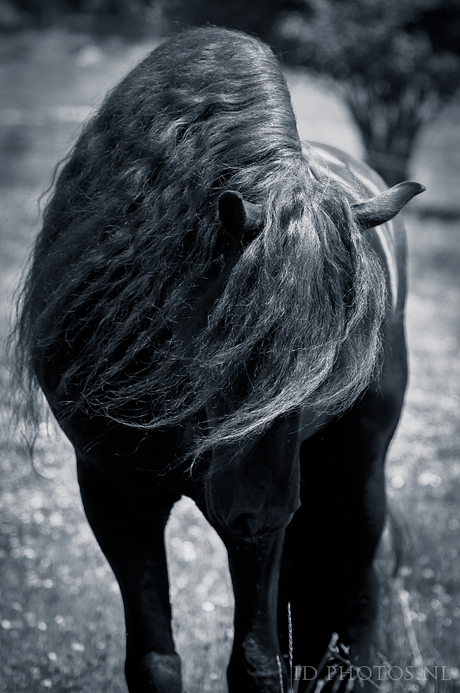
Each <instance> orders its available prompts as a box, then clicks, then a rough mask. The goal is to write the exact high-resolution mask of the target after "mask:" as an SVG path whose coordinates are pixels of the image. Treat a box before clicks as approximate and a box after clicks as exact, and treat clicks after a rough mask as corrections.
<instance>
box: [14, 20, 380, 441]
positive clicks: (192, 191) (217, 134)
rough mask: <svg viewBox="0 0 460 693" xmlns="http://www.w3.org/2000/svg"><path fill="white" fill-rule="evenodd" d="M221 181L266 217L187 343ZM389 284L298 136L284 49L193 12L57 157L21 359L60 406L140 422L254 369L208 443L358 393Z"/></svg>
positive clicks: (32, 381)
mask: <svg viewBox="0 0 460 693" xmlns="http://www.w3.org/2000/svg"><path fill="white" fill-rule="evenodd" d="M228 189H231V190H236V191H239V192H240V193H241V194H242V196H243V197H244V198H245V199H246V200H248V201H249V202H253V203H256V204H259V205H260V206H261V208H262V209H263V223H262V228H261V230H260V233H259V234H258V236H257V237H256V238H255V240H254V241H253V242H252V243H250V244H249V245H248V246H247V247H246V248H245V250H244V252H243V253H242V255H241V257H240V259H239V261H238V262H237V263H236V265H235V266H234V268H233V269H232V271H231V274H230V276H229V279H228V281H227V283H226V285H225V288H224V289H223V291H222V292H221V294H220V295H219V296H218V297H217V299H216V301H215V302H214V304H213V305H212V306H211V308H210V311H209V314H208V316H207V319H205V320H204V321H203V323H202V324H201V326H200V329H198V330H197V331H196V332H195V333H193V331H192V332H191V336H190V343H189V344H185V343H184V340H180V339H178V337H177V334H178V326H182V327H181V329H183V327H184V325H185V326H186V325H187V320H188V319H189V317H190V315H191V314H193V313H194V312H199V310H200V308H199V301H198V299H197V297H199V295H200V287H202V286H203V281H204V278H206V277H209V276H212V277H215V276H217V275H218V273H219V271H220V268H221V266H222V264H223V261H222V253H221V250H219V241H218V238H219V233H220V230H221V226H220V222H219V218H218V214H217V201H218V198H219V195H220V194H221V193H222V192H223V191H224V190H228ZM385 300H386V299H385V281H384V276H383V270H382V268H381V266H380V264H379V261H378V259H377V258H376V256H375V254H374V252H373V251H372V249H371V248H370V245H369V244H368V242H367V241H366V239H365V238H364V236H363V234H362V233H361V232H360V230H359V228H358V227H357V225H356V224H355V223H354V221H353V216H352V213H351V209H350V205H349V203H348V201H347V199H346V195H345V192H344V190H343V189H341V188H340V186H339V184H337V183H334V182H333V181H331V180H330V179H328V178H325V177H324V176H323V175H322V174H321V173H320V172H319V170H318V168H317V166H316V164H315V160H314V156H313V154H311V155H308V154H306V153H305V151H303V150H302V145H301V142H300V139H299V135H298V132H297V128H296V122H295V117H294V113H293V110H292V106H291V101H290V96H289V92H288V89H287V85H286V82H285V78H284V76H283V74H282V71H281V68H280V66H279V64H278V61H277V60H276V58H275V56H274V55H273V53H272V51H271V50H270V49H269V48H268V47H267V46H265V45H264V44H262V43H261V42H260V41H258V40H256V39H254V38H251V37H249V36H247V35H244V34H242V33H239V32H235V31H228V30H224V29H216V28H202V29H191V30H188V31H186V32H184V33H182V34H179V35H178V36H176V37H173V38H172V39H170V40H169V41H167V42H165V43H164V44H162V45H161V46H160V47H159V48H157V49H156V50H155V51H153V52H152V53H151V54H150V55H149V56H148V57H147V58H146V59H145V60H144V61H143V62H142V63H140V65H138V66H137V67H136V68H135V69H134V70H133V71H132V72H131V73H130V74H129V75H128V76H127V77H126V78H125V79H124V80H123V81H122V82H121V83H120V84H119V85H118V86H117V87H116V88H115V89H114V90H113V91H112V92H111V93H110V94H109V95H108V97H107V98H106V100H105V102H104V103H103V105H102V107H101V108H100V110H99V112H98V113H97V114H96V116H95V117H94V118H93V119H92V120H91V121H90V122H89V123H88V124H87V126H86V127H85V129H84V130H83V132H82V134H81V136H80V138H79V140H78V142H77V144H76V145H75V147H74V149H73V151H72V152H71V154H70V156H69V158H68V159H67V160H66V162H65V164H64V165H63V168H62V170H61V172H60V175H59V177H58V179H57V182H56V184H55V189H54V194H53V196H52V198H51V200H50V202H49V203H48V206H47V208H46V210H45V214H44V222H43V228H42V230H41V233H40V235H39V237H38V239H37V243H36V247H35V250H34V254H33V258H32V262H31V266H30V271H29V274H28V276H27V279H26V281H25V283H24V287H23V292H22V299H21V305H20V315H19V319H18V323H17V328H16V343H17V371H18V373H19V375H20V377H22V378H23V380H24V381H25V382H27V383H28V387H29V389H30V391H31V392H32V393H33V392H35V391H38V387H39V385H40V386H41V387H43V388H44V389H45V391H46V393H47V396H48V398H49V400H50V402H51V405H52V407H53V408H54V410H55V411H57V412H59V415H60V417H61V419H62V417H64V416H67V417H71V416H72V415H74V414H75V412H77V411H86V412H88V414H89V415H94V414H102V415H105V416H108V417H110V418H111V419H114V420H117V421H119V422H122V423H124V424H126V425H129V426H136V427H142V428H145V429H153V428H158V427H160V428H161V427H166V426H172V425H176V424H180V423H182V422H184V421H186V420H187V418H188V417H192V416H196V415H198V413H199V412H200V410H201V409H202V407H203V406H204V405H205V404H206V402H208V401H209V400H210V398H213V397H216V396H225V394H226V393H230V391H231V387H232V383H233V382H234V381H235V378H236V377H237V375H238V374H240V373H243V372H244V373H247V374H248V378H249V379H250V387H248V388H247V392H246V394H245V396H244V398H243V399H242V401H241V402H239V403H238V407H236V409H235V413H234V415H232V416H230V417H228V418H227V419H226V420H225V421H222V422H220V424H219V425H218V426H216V427H215V428H214V430H213V431H211V433H210V434H209V435H208V436H207V437H206V438H204V439H203V440H201V441H198V443H197V450H198V451H202V450H203V449H205V448H209V447H211V446H214V445H217V444H220V443H222V442H225V441H235V440H242V439H243V438H245V437H247V436H249V435H252V434H257V433H260V432H261V431H262V430H264V428H265V427H266V426H268V425H269V424H270V423H271V422H272V421H273V420H274V419H275V418H276V417H278V416H281V415H284V414H286V413H288V412H289V411H291V410H293V409H295V408H298V407H300V406H304V407H305V406H307V407H310V408H311V409H312V410H314V411H316V412H339V411H341V410H344V409H345V408H347V407H349V406H350V404H351V403H352V402H353V401H354V400H355V399H356V398H357V397H358V396H359V394H360V393H361V392H362V391H363V390H364V389H365V387H366V386H367V385H368V383H369V380H370V378H371V377H372V375H373V373H374V370H375V366H376V361H377V360H378V355H379V353H380V348H381V326H382V321H383V319H384V315H385V305H386V303H385ZM179 331H180V330H179Z"/></svg>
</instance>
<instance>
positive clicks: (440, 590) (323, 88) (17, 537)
mask: <svg viewBox="0 0 460 693" xmlns="http://www.w3.org/2000/svg"><path fill="white" fill-rule="evenodd" d="M153 43H154V42H151V43H150V44H147V43H145V42H144V43H143V44H136V45H128V44H126V43H124V42H123V41H121V40H120V39H106V40H105V41H104V42H99V43H97V42H95V41H94V40H92V39H90V38H89V37H87V36H84V35H75V34H72V35H70V34H66V33H64V32H59V31H48V32H46V33H42V34H37V33H33V32H29V33H25V34H19V35H10V36H5V37H2V43H1V48H0V88H1V90H2V93H3V94H4V98H3V106H2V108H1V109H0V150H1V161H2V163H1V168H0V209H1V217H0V244H1V246H0V247H1V256H0V263H1V264H0V290H1V304H0V330H1V332H2V335H6V333H7V331H8V315H9V313H10V309H11V304H12V292H13V288H14V286H15V285H16V284H17V281H18V279H19V274H20V270H21V267H22V266H23V264H24V261H25V258H26V255H27V251H28V249H29V247H30V244H31V242H32V240H33V237H34V234H35V233H36V231H37V229H38V227H39V198H40V195H41V193H42V192H43V191H44V190H45V189H46V188H47V186H48V184H49V181H50V176H51V172H52V169H53V167H54V165H55V163H56V162H57V161H58V160H59V159H61V158H62V157H63V156H64V155H65V154H66V152H67V151H68V148H69V146H70V144H71V142H72V140H73V138H74V136H75V132H76V131H77V130H78V127H79V125H80V123H81V122H82V120H83V119H84V118H85V117H86V115H87V114H88V113H89V112H91V110H93V109H94V108H95V107H96V106H97V104H98V103H99V102H100V100H101V98H102V97H103V95H104V93H105V91H106V90H107V88H109V87H110V86H111V85H113V84H115V83H116V81H117V80H118V79H119V78H120V77H121V76H122V75H123V74H124V73H125V72H126V71H127V69H128V68H129V67H130V66H131V65H133V63H134V62H135V61H136V60H137V59H138V58H139V57H140V56H142V55H143V54H144V53H145V52H146V51H147V50H148V49H149V47H150V46H151V45H153ZM289 79H290V84H291V87H292V92H293V98H294V105H295V108H296V112H297V116H298V121H299V128H300V130H301V134H302V136H303V137H305V138H308V139H316V140H322V141H324V142H328V143H330V144H333V145H335V146H341V147H342V148H344V149H345V150H347V151H349V152H351V153H353V154H360V153H361V148H360V144H359V138H358V136H357V133H356V131H355V130H354V129H353V127H352V125H351V123H350V120H349V118H348V116H347V114H346V112H345V111H344V109H343V107H342V106H341V104H340V102H339V101H338V100H337V99H336V98H335V97H333V96H331V94H330V88H329V87H327V85H320V84H317V83H313V82H311V81H309V80H306V79H305V78H301V77H299V75H295V74H290V75H289ZM458 122H459V118H458V107H457V108H453V109H450V110H449V111H447V112H446V114H445V115H444V116H443V117H442V118H441V119H440V120H439V121H438V122H437V123H436V124H434V126H433V127H432V128H431V129H429V130H427V131H426V132H425V133H424V134H423V136H422V137H421V139H420V143H419V147H418V149H417V152H416V155H415V157H414V162H413V179H414V180H418V181H419V182H421V183H424V184H425V185H426V186H427V187H428V188H429V190H428V192H427V193H425V194H424V196H420V199H417V200H414V201H413V203H411V211H408V212H407V214H406V223H407V228H408V233H409V243H410V297H409V301H408V318H407V328H408V338H409V347H410V360H411V383H410V388H409V391H408V395H407V402H406V409H405V413H404V416H403V419H402V421H401V424H400V427H399V430H398V433H397V437H396V439H395V442H394V444H393V446H392V449H391V452H390V457H389V464H388V489H389V498H390V506H391V508H392V513H393V516H394V517H395V518H396V519H397V522H398V525H399V527H400V528H401V536H402V540H401V542H399V541H395V539H394V536H395V535H394V534H393V547H392V545H391V540H390V539H389V538H388V539H387V540H386V542H385V543H384V545H383V548H382V558H381V560H380V561H379V570H380V573H381V575H382V578H383V582H384V598H383V606H382V617H381V626H380V643H379V648H380V653H379V657H380V662H381V663H382V665H384V669H385V671H386V672H387V675H386V677H383V678H384V680H382V686H383V688H384V690H396V691H408V690H409V691H410V690H413V691H417V690H425V691H427V693H428V692H430V693H431V691H435V690H437V691H439V693H450V692H452V691H459V690H460V671H459V669H460V659H459V657H458V644H459V642H460V594H459V584H460V578H459V575H460V554H459V537H460V514H459V510H458V508H459V501H460V417H459V411H460V396H459V395H460V391H459V390H460V359H459V355H460V354H459V350H460V323H459V317H458V315H459V305H460V282H459V269H458V268H459V267H460V229H459V225H460V223H459V217H458V216H457V217H456V215H455V212H460V201H459V198H458V192H457V191H458V186H459V182H460V157H459V138H458ZM446 210H448V211H449V214H447V215H446V214H445V213H444V212H445V211H446ZM2 353H3V352H2ZM1 367H2V370H1V383H2V387H3V388H5V390H4V392H5V396H2V408H3V409H7V407H6V406H5V401H6V387H7V372H6V371H7V367H6V364H5V359H4V357H3V356H2V358H1ZM5 413H8V412H7V411H6V412H5ZM0 450H1V458H0V466H1V473H2V485H1V491H0V571H1V587H0V651H1V653H2V657H1V658H0V691H6V692H8V693H16V691H21V690H24V691H28V692H29V693H33V692H34V691H43V690H46V689H50V690H52V691H59V692H60V691H75V693H77V692H78V693H83V692H85V693H102V692H103V691H107V692H108V691H110V693H121V692H122V691H125V690H126V687H125V683H124V679H123V673H122V668H123V651H124V626H123V619H122V607H121V600H120V594H119V590H118V586H117V584H116V582H115V581H114V578H113V576H112V574H111V571H110V569H109V568H108V566H107V564H106V562H105V560H104V558H103V557H102V555H101V553H100V551H99V549H98V547H97V545H96V542H95V540H94V539H93V537H92V534H91V532H90V530H89V527H88V525H87V523H86V520H85V519H84V516H83V512H82V509H81V503H80V500H79V496H78V491H77V486H76V480H75V471H74V465H73V458H72V450H71V448H70V446H69V444H68V443H67V442H66V440H65V439H64V438H63V436H61V435H59V433H58V432H57V431H56V430H55V429H54V427H53V426H52V424H51V426H50V427H49V430H47V427H46V425H45V424H44V425H43V426H42V430H41V435H40V437H39V440H38V444H37V448H36V455H35V469H34V468H32V466H31V464H30V461H29V460H27V459H26V457H25V455H24V448H23V446H21V444H20V442H18V440H17V438H15V437H14V435H13V431H12V430H11V426H10V424H9V423H8V419H7V418H6V419H5V420H4V422H3V423H2V427H1V431H0ZM396 536H399V535H398V534H397V535H396ZM395 548H399V549H400V561H401V567H400V571H399V576H398V578H397V579H396V580H394V579H392V578H391V576H390V574H389V569H388V565H389V558H391V557H392V556H393V555H394V550H395ZM168 550H169V554H170V572H171V578H172V585H173V587H172V598H173V605H174V617H175V618H174V626H175V632H176V640H177V643H178V649H179V651H180V652H181V654H182V656H183V660H184V673H185V680H186V683H187V690H188V692H189V693H199V692H202V691H212V692H213V693H222V692H223V691H225V690H226V685H225V666H226V662H227V660H228V655H229V650H230V646H231V636H232V596H231V590H230V586H229V577H228V570H227V565H226V557H225V551H224V549H223V547H222V545H221V543H220V541H219V539H218V538H217V536H216V535H215V534H214V533H213V532H212V531H211V530H210V529H209V528H208V527H207V526H206V524H205V523H204V521H203V520H202V518H201V516H200V515H199V513H198V511H197V510H196V509H195V508H194V506H193V504H192V503H190V502H187V501H183V502H181V503H180V504H179V506H178V507H176V510H175V512H174V515H173V517H172V518H171V520H170V523H169V526H168ZM294 637H295V634H294ZM390 665H391V666H392V667H393V669H390V668H389V667H390ZM408 666H411V667H413V669H411V670H408V669H407V668H406V667H408ZM398 667H400V670H399V669H398ZM388 672H390V675H389V676H388ZM400 672H401V673H400ZM408 672H411V674H412V675H413V678H412V680H410V676H409V675H408ZM436 672H437V679H438V680H437V682H436V683H435V680H434V676H435V673H436ZM404 679H406V680H404ZM436 686H437V688H436Z"/></svg>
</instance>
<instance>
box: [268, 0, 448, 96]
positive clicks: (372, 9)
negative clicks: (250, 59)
mask: <svg viewBox="0 0 460 693" xmlns="http://www.w3.org/2000/svg"><path fill="white" fill-rule="evenodd" d="M456 11H457V13H458V17H457V21H458V18H460V3H459V2H458V0H450V1H449V0H441V1H439V0H438V1H437V2H436V1H435V0H410V1H406V2H400V0H387V1H386V2H385V3H382V2H380V0H341V1H340V2H339V1H338V0H308V1H306V2H305V3H304V7H303V8H300V7H299V10H298V11H292V12H285V13H283V14H282V15H279V16H278V18H277V19H276V23H275V27H274V35H275V36H277V37H278V41H279V43H280V44H284V45H285V46H286V47H289V49H290V51H289V57H288V59H289V62H292V63H295V64H300V65H305V66H308V67H309V68H310V69H313V70H316V71H317V72H320V73H326V74H329V75H331V76H332V77H334V78H336V79H338V80H341V81H345V80H349V79H354V78H356V77H357V76H359V77H360V78H361V79H362V80H363V81H365V82H366V83H367V84H369V85H374V84H375V83H377V84H378V85H379V88H380V91H381V95H382V97H389V98H391V97H392V95H393V94H397V93H398V92H399V91H401V90H402V89H404V88H405V87H406V86H407V85H408V84H409V83H410V84H417V85H419V88H420V89H422V90H424V91H425V92H434V93H437V94H438V95H439V97H440V98H445V97H448V96H451V95H452V94H453V93H455V91H456V89H457V87H458V85H459V83H460V56H459V54H458V53H459V51H460V48H459V47H458V46H460V43H459V44H458V46H457V51H455V45H454V44H453V42H452V41H451V39H450V36H449V33H448V32H443V31H442V30H441V29H442V28H444V27H441V26H440V25H442V24H445V25H446V28H447V26H448V25H450V24H451V23H452V21H453V20H454V19H455V14H456ZM436 29H437V30H436ZM443 36H445V43H446V45H445V46H444V45H442V44H441V43H440V40H442V37H443Z"/></svg>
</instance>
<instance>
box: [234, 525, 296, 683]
mask: <svg viewBox="0 0 460 693" xmlns="http://www.w3.org/2000/svg"><path fill="white" fill-rule="evenodd" d="M284 533H285V532H284V530H282V531H280V532H276V533H274V534H268V535H265V536H264V537H259V538H254V539H248V540H243V539H237V538H235V537H232V536H230V535H228V534H223V533H221V536H222V539H223V541H224V543H225V545H226V548H227V552H228V560H229V566H230V574H231V577H232V582H233V591H234V594H235V636H234V643H233V651H232V656H231V658H230V663H229V667H228V672H227V677H228V687H229V693H234V691H236V692H237V693H242V691H244V692H245V693H280V691H281V690H282V688H281V682H280V666H284V665H283V664H282V658H281V654H280V650H279V644H278V631H277V598H278V578H279V569H280V561H281V553H282V548H283V541H284ZM284 685H285V684H284Z"/></svg>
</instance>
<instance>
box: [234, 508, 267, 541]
mask: <svg viewBox="0 0 460 693" xmlns="http://www.w3.org/2000/svg"><path fill="white" fill-rule="evenodd" d="M228 529H229V530H230V532H231V533H232V534H234V535H235V536H237V537H252V536H254V535H255V534H257V533H258V532H259V530H260V529H261V524H260V522H259V520H258V518H257V516H256V515H252V514H251V513H241V514H240V515H237V516H236V517H235V518H234V519H233V520H231V521H230V522H229V523H228Z"/></svg>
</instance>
